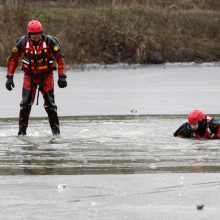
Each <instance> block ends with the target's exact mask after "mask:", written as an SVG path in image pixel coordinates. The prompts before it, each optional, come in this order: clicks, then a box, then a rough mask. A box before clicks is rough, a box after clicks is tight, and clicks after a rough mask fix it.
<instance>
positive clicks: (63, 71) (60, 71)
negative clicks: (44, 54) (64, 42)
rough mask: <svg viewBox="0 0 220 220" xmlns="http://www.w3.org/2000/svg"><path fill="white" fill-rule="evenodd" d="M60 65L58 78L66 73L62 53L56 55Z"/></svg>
mask: <svg viewBox="0 0 220 220" xmlns="http://www.w3.org/2000/svg"><path fill="white" fill-rule="evenodd" d="M54 57H55V58H56V61H57V65H58V76H60V75H62V74H65V73H66V68H65V63H64V60H63V56H62V55H61V54H60V53H57V54H54Z"/></svg>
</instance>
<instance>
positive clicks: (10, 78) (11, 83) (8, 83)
mask: <svg viewBox="0 0 220 220" xmlns="http://www.w3.org/2000/svg"><path fill="white" fill-rule="evenodd" d="M5 87H6V89H7V90H9V91H11V90H12V88H14V87H15V84H14V81H13V76H7V81H6V84H5Z"/></svg>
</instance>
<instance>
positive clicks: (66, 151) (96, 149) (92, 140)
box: [0, 116, 220, 174]
mask: <svg viewBox="0 0 220 220" xmlns="http://www.w3.org/2000/svg"><path fill="white" fill-rule="evenodd" d="M184 121H185V118H182V117H165V116H161V117H159V116H151V117H150V116H145V117H144V116H139V117H138V116H127V117H123V116H121V117H119V116H114V117H113V116H112V117H110V116H105V117H79V118H76V117H64V118H61V132H62V135H61V137H53V136H51V132H50V129H49V125H48V121H47V119H32V120H31V121H30V125H29V128H28V135H27V136H26V137H18V136H17V129H18V126H17V120H16V119H1V120H0V124H1V126H0V138H1V142H0V155H1V157H0V174H134V173H136V174H137V173H156V172H219V171H220V142H219V140H211V141H207V140H187V139H179V138H174V137H173V132H174V131H175V129H176V128H177V127H178V126H179V125H180V124H181V123H183V122H184Z"/></svg>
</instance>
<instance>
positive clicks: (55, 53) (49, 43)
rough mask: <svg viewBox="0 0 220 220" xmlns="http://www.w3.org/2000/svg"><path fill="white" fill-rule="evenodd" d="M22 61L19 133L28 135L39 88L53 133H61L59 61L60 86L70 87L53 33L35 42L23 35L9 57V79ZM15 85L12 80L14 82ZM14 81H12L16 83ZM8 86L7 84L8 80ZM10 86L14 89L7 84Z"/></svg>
mask: <svg viewBox="0 0 220 220" xmlns="http://www.w3.org/2000/svg"><path fill="white" fill-rule="evenodd" d="M20 58H22V59H21V62H22V70H23V71H24V81H23V90H22V101H21V103H20V114H19V132H18V134H19V135H25V134H26V129H27V126H28V120H29V115H30V112H31V107H32V105H33V103H34V99H35V95H36V90H37V88H39V91H40V92H41V93H42V95H43V98H44V107H45V110H46V112H47V114H48V118H49V123H50V127H51V129H52V133H53V134H55V135H57V134H60V128H59V118H58V115H57V106H56V104H55V100H54V78H53V70H54V67H55V61H56V64H57V67H58V76H59V81H58V85H59V86H60V87H62V88H63V87H66V86H67V84H66V75H65V64H64V60H63V55H62V51H61V47H60V44H59V42H58V40H57V39H56V38H54V37H52V36H50V35H43V34H42V38H41V39H40V40H39V41H37V42H35V41H32V40H31V39H30V37H29V34H26V35H24V36H22V37H21V38H19V40H18V41H17V43H16V46H15V47H14V48H13V52H12V54H11V56H10V57H9V60H8V71H7V78H8V80H9V82H10V80H12V82H13V75H14V72H15V69H16V67H17V66H18V62H19V59H20ZM11 84H12V83H11ZM13 85H14V83H13V84H12V86H13ZM6 87H7V83H6ZM7 89H9V90H11V89H10V88H8V87H7Z"/></svg>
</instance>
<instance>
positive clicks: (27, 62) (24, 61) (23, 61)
mask: <svg viewBox="0 0 220 220" xmlns="http://www.w3.org/2000/svg"><path fill="white" fill-rule="evenodd" d="M21 61H22V63H26V64H28V65H29V61H28V60H25V59H22V60H21Z"/></svg>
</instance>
